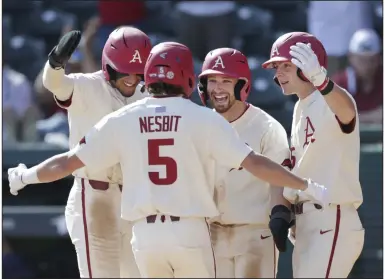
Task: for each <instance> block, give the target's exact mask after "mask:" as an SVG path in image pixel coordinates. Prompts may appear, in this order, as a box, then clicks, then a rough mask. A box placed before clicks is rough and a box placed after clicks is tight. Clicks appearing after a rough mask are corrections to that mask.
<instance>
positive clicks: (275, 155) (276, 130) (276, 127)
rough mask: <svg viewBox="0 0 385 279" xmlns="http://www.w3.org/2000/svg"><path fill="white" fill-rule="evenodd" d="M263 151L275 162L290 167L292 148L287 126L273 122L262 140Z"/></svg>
mask: <svg viewBox="0 0 385 279" xmlns="http://www.w3.org/2000/svg"><path fill="white" fill-rule="evenodd" d="M261 153H262V154H263V155H265V156H266V157H268V158H270V159H271V160H273V161H274V162H276V163H278V164H281V165H283V166H285V167H290V149H289V143H288V139H287V134H286V130H285V128H283V126H282V125H281V124H280V123H278V122H271V124H270V125H269V128H268V129H267V132H266V133H265V135H264V136H263V138H262V141H261Z"/></svg>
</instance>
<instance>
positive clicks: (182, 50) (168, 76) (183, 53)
mask: <svg viewBox="0 0 385 279" xmlns="http://www.w3.org/2000/svg"><path fill="white" fill-rule="evenodd" d="M144 80H145V84H146V86H149V85H150V84H152V83H158V82H164V83H167V84H171V85H176V86H181V87H182V88H183V91H184V93H185V95H186V97H190V96H191V94H192V92H193V91H194V86H195V75H194V62H193V58H192V53H191V51H190V49H189V48H188V47H186V46H185V45H182V44H180V43H175V42H165V43H160V44H158V45H156V46H154V47H153V49H152V50H151V52H150V55H149V57H148V60H147V63H146V66H145V68H144Z"/></svg>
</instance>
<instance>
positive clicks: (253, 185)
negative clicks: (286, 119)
mask: <svg viewBox="0 0 385 279" xmlns="http://www.w3.org/2000/svg"><path fill="white" fill-rule="evenodd" d="M231 125H232V126H233V128H234V129H235V130H236V131H237V132H238V134H239V136H240V138H241V139H242V140H243V141H244V142H245V143H246V144H248V145H249V146H250V147H251V148H252V149H253V150H255V151H256V152H258V153H261V154H263V155H265V156H266V157H268V158H270V159H271V160H273V161H275V162H276V163H279V164H284V163H288V162H289V158H290V151H289V145H288V140H287V134H286V131H285V129H284V128H283V127H282V125H281V124H280V123H279V122H278V121H277V120H275V119H274V118H273V117H271V116H270V115H269V114H267V113H266V112H264V111H263V110H261V109H260V108H257V107H254V106H252V105H248V108H247V110H246V111H245V113H244V114H243V115H242V116H241V117H240V118H238V119H237V120H235V121H233V122H231ZM226 172H227V174H226V175H225V176H224V179H223V180H222V181H220V184H219V185H217V187H216V190H217V193H216V201H217V204H218V209H219V211H220V214H221V215H220V216H219V217H216V218H214V220H213V221H218V222H220V223H222V224H267V223H268V222H269V214H270V209H271V207H270V184H269V183H267V182H265V181H262V180H260V179H258V178H256V177H255V176H253V175H252V174H251V173H249V172H248V171H246V170H244V169H231V170H230V171H229V170H226Z"/></svg>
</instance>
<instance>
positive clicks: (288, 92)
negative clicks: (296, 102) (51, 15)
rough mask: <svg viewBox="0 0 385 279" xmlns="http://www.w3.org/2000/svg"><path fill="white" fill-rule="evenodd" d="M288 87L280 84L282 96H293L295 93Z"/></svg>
mask: <svg viewBox="0 0 385 279" xmlns="http://www.w3.org/2000/svg"><path fill="white" fill-rule="evenodd" d="M290 87H291V86H288V84H281V89H282V93H283V95H286V96H290V95H293V94H295V91H294V90H293V89H292V88H290Z"/></svg>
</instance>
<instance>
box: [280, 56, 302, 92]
mask: <svg viewBox="0 0 385 279" xmlns="http://www.w3.org/2000/svg"><path fill="white" fill-rule="evenodd" d="M273 68H274V69H275V76H276V77H277V79H278V82H279V84H280V85H281V88H282V91H283V94H285V95H291V94H295V93H296V88H298V85H299V83H301V80H300V79H299V77H298V76H297V66H295V65H294V64H293V63H291V62H274V63H273Z"/></svg>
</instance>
